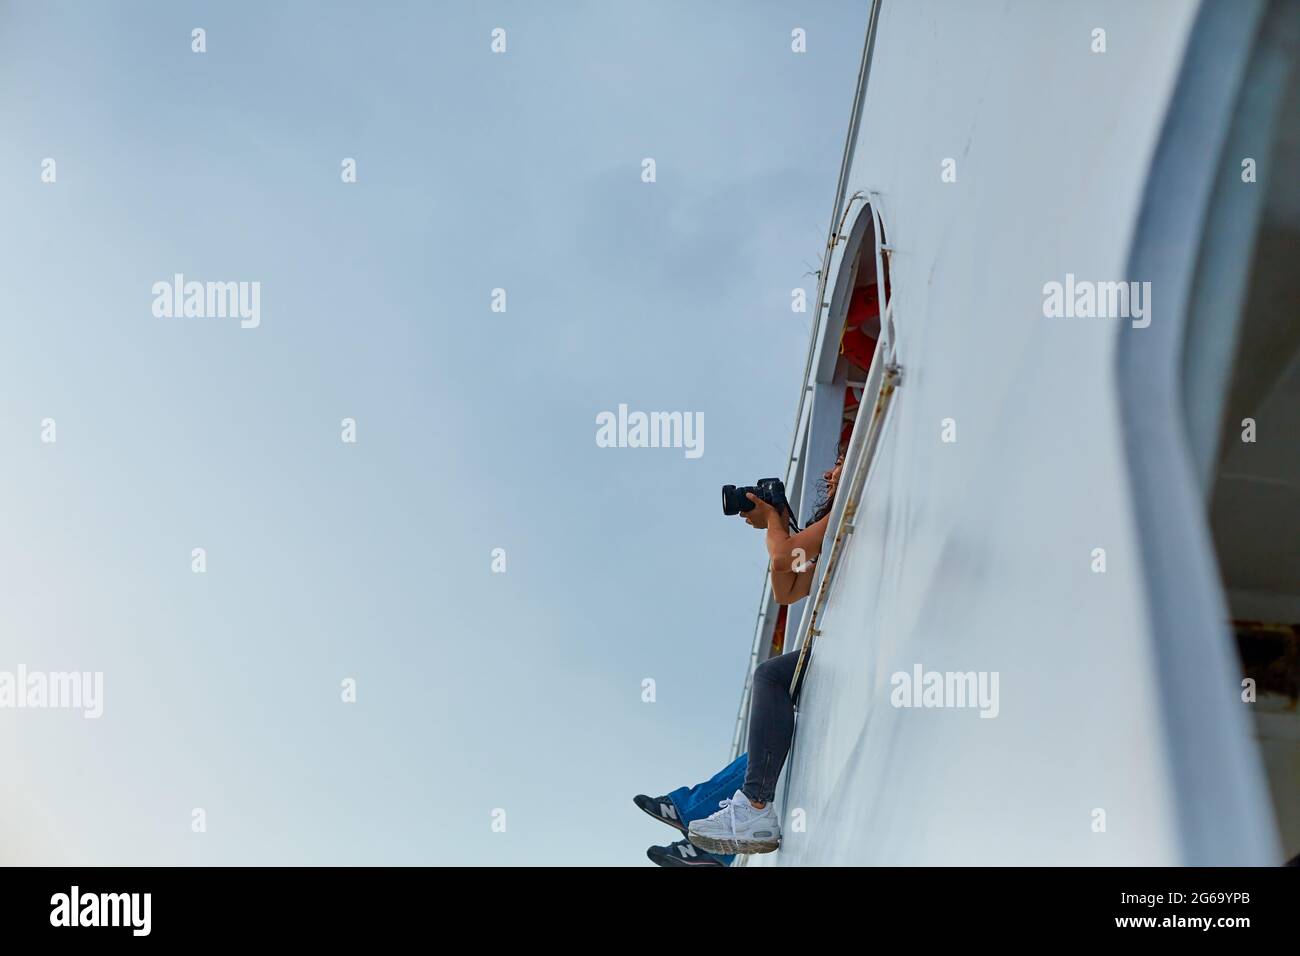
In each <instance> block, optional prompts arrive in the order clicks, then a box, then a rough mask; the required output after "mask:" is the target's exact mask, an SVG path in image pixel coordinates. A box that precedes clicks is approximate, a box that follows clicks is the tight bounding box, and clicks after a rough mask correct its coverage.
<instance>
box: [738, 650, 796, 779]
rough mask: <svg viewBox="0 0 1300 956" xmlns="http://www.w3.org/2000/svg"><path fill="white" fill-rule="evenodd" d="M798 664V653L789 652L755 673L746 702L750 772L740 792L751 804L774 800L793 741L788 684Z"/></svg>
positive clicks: (746, 772)
mask: <svg viewBox="0 0 1300 956" xmlns="http://www.w3.org/2000/svg"><path fill="white" fill-rule="evenodd" d="M798 663H799V652H798V651H791V652H790V653H789V654H782V655H780V656H779V657H772V658H768V659H767V660H765V661H764V662H763V663H761V664H759V665H758V667H757V668H755V669H754V687H753V691H752V692H751V695H750V698H749V768H748V769H747V770H746V771H745V785H744V786H743V787H742V788H741V789H742V790H743V791H744V793H745V796H747V797H749V799H750V801H752V802H757V803H771V802H772V800H773V799H774V798H775V797H776V781H777V779H778V778H779V777H780V776H781V768H782V767H783V766H785V758H786V755H787V754H789V753H790V740H791V738H792V737H794V701H792V700H791V699H790V681H792V680H794V668H795V665H796V664H798Z"/></svg>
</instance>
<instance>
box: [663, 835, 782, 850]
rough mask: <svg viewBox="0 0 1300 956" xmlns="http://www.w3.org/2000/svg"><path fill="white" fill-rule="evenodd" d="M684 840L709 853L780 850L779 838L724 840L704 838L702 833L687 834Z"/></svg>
mask: <svg viewBox="0 0 1300 956" xmlns="http://www.w3.org/2000/svg"><path fill="white" fill-rule="evenodd" d="M686 838H687V839H688V840H690V841H691V844H692V845H693V846H697V847H699V848H700V849H701V850H706V851H708V852H709V853H717V854H728V853H733V854H734V853H774V852H776V851H777V850H779V849H780V848H781V838H780V837H777V838H776V839H775V840H725V839H723V838H721V837H711V836H706V835H705V834H703V833H692V832H688V833H687V834H686Z"/></svg>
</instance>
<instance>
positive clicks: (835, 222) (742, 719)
mask: <svg viewBox="0 0 1300 956" xmlns="http://www.w3.org/2000/svg"><path fill="white" fill-rule="evenodd" d="M880 5H881V0H872V3H871V11H870V14H869V16H868V19H867V33H866V38H865V40H864V42H863V46H862V63H861V65H860V66H859V68H858V84H857V89H856V90H855V91H854V94H853V108H852V110H851V112H850V114H849V131H848V135H847V136H846V137H845V141H844V155H843V158H842V159H841V162H840V175H839V182H838V183H837V184H836V188H835V205H834V208H833V210H832V212H831V225H830V232H829V235H828V236H827V238H826V248H825V250H824V251H823V253H822V264H821V269H820V270H819V271H818V273H817V298H816V302H817V308H816V312H815V313H814V317H813V326H812V332H811V334H810V335H809V338H808V354H807V356H806V358H805V360H804V370H803V379H802V381H803V386H802V387H801V388H800V389H799V401H798V404H797V406H796V408H795V416H794V434H793V436H792V437H791V439H790V452H789V454H788V455H787V456H786V473H785V478H786V481H787V483H789V481H790V480H791V478H792V477H793V475H794V471H795V469H796V467H797V465H798V461H799V456H798V451H799V449H800V447H801V445H802V442H803V440H804V438H805V435H806V430H807V424H808V422H807V417H808V415H807V413H808V412H809V407H808V404H807V399H808V394H809V392H811V391H812V390H813V388H814V385H815V383H814V382H813V381H812V379H813V377H814V369H815V368H816V365H817V363H816V359H817V354H818V342H819V340H820V338H821V331H822V316H823V314H824V313H825V312H827V310H828V309H829V308H830V302H829V301H827V300H826V290H827V288H828V286H829V278H830V273H831V265H832V262H833V260H834V257H835V247H836V246H837V245H838V244H839V242H840V241H841V240H842V239H843V238H844V237H845V232H844V226H845V224H846V222H847V220H848V215H849V211H850V210H851V209H852V207H853V203H854V202H855V201H857V200H858V199H860V198H862V197H861V194H854V195H853V196H852V197H851V198H850V199H849V200H848V202H847V203H846V202H845V199H844V196H845V193H846V192H847V191H848V182H849V173H850V171H851V169H852V166H853V152H854V148H855V146H856V144H857V139H858V127H859V124H860V123H861V120H862V102H863V99H864V97H865V96H866V90H867V77H868V75H869V73H870V71H871V51H872V47H873V46H874V44H875V36H876V23H877V21H878V19H879V16H880ZM878 232H879V223H877V233H878ZM878 239H879V236H878V235H877V240H878ZM876 246H877V250H879V246H880V244H879V241H877V243H876ZM877 255H879V252H877ZM877 269H878V270H879V266H877ZM877 274H879V271H878V272H877ZM881 314H882V316H883V314H884V310H883V308H882V313H881ZM882 334H883V329H882ZM834 344H835V345H836V346H837V347H838V342H837V343H834ZM827 347H829V344H828V346H827ZM873 364H874V363H873ZM864 397H865V396H864ZM845 464H846V465H847V464H848V462H847V461H846V462H845ZM770 589H771V584H770V582H769V580H768V576H767V572H766V571H764V573H763V588H762V592H761V593H760V595H759V603H758V615H757V619H756V621H755V623H754V641H753V645H752V647H751V649H750V654H749V662H748V667H747V669H746V671H745V684H744V688H743V690H742V691H741V695H740V709H739V711H738V712H737V714H736V727H735V730H734V732H733V733H732V738H731V759H733V760H734V759H735V758H736V757H737V756H739V754H740V748H741V747H742V741H743V737H744V731H745V726H746V724H747V722H748V714H749V698H750V693H751V691H752V688H753V679H754V668H755V667H757V666H758V663H759V655H760V654H761V653H762V652H763V640H764V638H765V637H766V635H767V633H768V628H767V624H768V620H767V612H768V607H769V605H770V603H771V602H770ZM805 617H806V615H805ZM790 626H791V622H790V621H789V620H788V619H787V621H786V633H787V635H788V634H789V633H790ZM787 646H788V644H787Z"/></svg>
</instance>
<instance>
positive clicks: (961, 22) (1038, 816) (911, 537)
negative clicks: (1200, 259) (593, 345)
mask: <svg viewBox="0 0 1300 956" xmlns="http://www.w3.org/2000/svg"><path fill="white" fill-rule="evenodd" d="M1195 9H1196V8H1195V4H1194V3H1191V2H1172V0H1170V2H1144V3H1141V4H1132V3H1125V2H1112V3H1097V2H1089V3H1051V4H1045V3H1039V2H1016V3H1005V4H996V5H995V4H991V3H956V2H937V0H936V2H923V0H908V2H906V3H900V2H888V0H887V2H886V3H885V4H884V6H883V10H882V13H881V18H880V25H879V33H878V36H877V39H876V44H875V52H874V61H873V64H872V68H871V74H870V78H869V82H868V89H867V97H866V105H865V110H864V118H863V123H862V128H861V132H860V135H859V141H858V144H857V149H856V154H855V157H854V166H853V170H852V175H851V184H850V190H849V191H850V193H851V192H852V191H853V190H858V189H861V190H868V191H874V192H878V193H879V199H878V200H875V201H876V202H877V203H878V206H879V208H880V210H881V212H882V215H883V217H884V220H885V223H886V226H887V228H888V230H889V238H890V241H891V243H892V244H893V245H894V246H895V248H896V250H897V251H896V252H895V253H894V256H893V263H892V268H893V273H892V281H893V292H894V295H895V297H896V298H895V309H896V313H895V315H896V324H897V330H898V337H899V345H898V359H899V361H900V363H901V364H902V365H903V367H904V370H905V371H904V376H905V378H904V384H903V386H902V388H901V390H900V392H899V393H898V395H897V396H896V399H895V404H894V407H893V410H892V411H891V417H890V420H889V422H888V425H887V428H886V431H885V433H884V435H883V438H882V441H881V445H880V449H879V453H878V458H877V461H876V463H875V465H874V471H873V473H872V477H871V479H870V481H869V483H868V485H867V488H866V490H865V494H864V505H863V507H864V509H865V510H864V512H863V514H862V515H861V516H860V517H859V519H858V522H857V527H858V529H859V530H858V532H857V533H856V534H855V535H854V536H853V537H852V539H851V544H850V546H849V550H848V552H847V554H846V557H845V565H844V566H843V568H842V571H841V573H840V575H839V577H838V579H837V583H836V587H835V591H834V593H833V596H832V600H831V604H830V607H829V608H828V610H827V612H826V614H825V616H824V618H823V621H822V627H823V634H822V636H821V637H820V639H819V642H818V644H817V650H816V655H815V663H814V666H813V668H812V670H811V673H810V675H809V678H808V681H807V684H806V687H805V690H804V697H803V701H802V709H801V714H800V723H799V729H798V736H797V740H796V747H795V751H794V753H793V755H792V757H791V761H790V764H789V766H788V768H787V772H788V775H789V784H790V788H789V792H788V798H787V799H786V800H785V806H784V808H783V809H784V811H785V821H786V822H785V826H786V836H785V844H784V848H783V850H782V851H781V852H780V853H779V854H774V855H773V856H771V857H768V858H766V859H764V860H763V862H773V863H809V862H811V863H879V864H897V863H904V864H933V863H958V864H960V863H995V864H998V863H1084V864H1103V863H1108V864H1126V863H1156V864H1159V863H1173V862H1177V853H1176V843H1175V834H1174V822H1175V821H1174V818H1173V814H1172V812H1170V808H1171V806H1172V798H1173V795H1172V793H1171V790H1170V783H1169V768H1168V766H1167V764H1166V762H1165V759H1164V757H1163V756H1162V752H1163V745H1162V736H1163V733H1164V731H1163V729H1162V728H1161V725H1160V716H1159V711H1158V706H1157V705H1158V695H1157V691H1156V682H1157V680H1158V679H1159V678H1158V675H1157V674H1156V673H1155V670H1154V664H1153V656H1152V653H1151V649H1150V641H1149V635H1148V634H1147V633H1146V631H1147V627H1146V623H1145V618H1144V610H1143V606H1142V599H1141V594H1140V581H1139V577H1138V573H1137V571H1138V569H1137V566H1136V561H1137V549H1136V546H1135V540H1136V538H1135V532H1134V528H1133V522H1132V515H1131V513H1130V510H1129V504H1128V502H1127V485H1126V477H1125V472H1124V469H1123V461H1122V458H1121V437H1120V434H1119V431H1118V428H1117V422H1118V420H1119V416H1121V415H1122V414H1123V409H1122V408H1120V407H1118V405H1117V399H1116V390H1115V388H1114V387H1113V382H1112V378H1113V367H1114V362H1113V357H1114V349H1115V344H1116V337H1117V334H1118V330H1119V323H1118V320H1115V319H1049V318H1044V317H1043V315H1042V306H1043V294H1042V287H1043V285H1044V283H1046V282H1049V281H1052V280H1056V281H1064V279H1065V275H1066V273H1067V272H1071V273H1074V274H1075V275H1076V276H1077V277H1078V278H1080V279H1089V280H1098V281H1110V280H1121V279H1125V278H1129V277H1127V276H1125V275H1124V268H1125V262H1126V258H1127V255H1128V252H1129V239H1130V237H1131V234H1132V230H1133V226H1134V223H1135V219H1136V214H1137V209H1138V204H1139V200H1140V197H1141V194H1142V190H1143V187H1144V182H1145V176H1146V172H1147V168H1148V164H1149V162H1150V158H1151V155H1152V152H1153V149H1154V145H1155V142H1156V140H1157V137H1158V135H1159V131H1160V126H1161V120H1162V118H1163V115H1164V111H1165V106H1166V103H1167V101H1168V99H1169V96H1170V93H1171V90H1172V88H1173V84H1174V81H1175V78H1176V75H1177V70H1178V67H1179V63H1180V58H1181V53H1182V50H1183V46H1184V44H1185V41H1186V38H1187V35H1188V31H1189V29H1190V26H1191V23H1192V19H1193V17H1194V15H1195ZM1094 28H1103V29H1105V31H1106V42H1107V50H1106V52H1105V53H1094V52H1092V51H1091V49H1090V44H1091V39H1092V37H1091V34H1092V30H1093V29H1094ZM945 158H953V159H955V160H956V162H957V181H956V182H955V183H944V182H942V181H941V179H940V169H941V163H942V161H943V160H944V159H945ZM1132 278H1140V277H1132ZM1157 294H1158V291H1157ZM1157 309H1158V302H1157ZM946 418H952V419H954V420H955V422H956V430H957V441H956V443H954V444H945V443H942V442H941V441H940V435H941V422H942V421H943V420H944V419H946ZM1095 548H1104V549H1105V552H1106V572H1105V573H1104V574H1098V573H1094V571H1093V570H1092V563H1093V549H1095ZM915 664H921V665H922V666H923V667H924V668H926V669H927V670H941V671H988V672H993V671H996V672H997V673H998V675H999V687H998V689H999V704H1000V710H999V713H998V716H997V717H996V718H994V719H981V718H980V717H979V714H978V711H976V710H970V709H968V710H937V709H936V710H925V709H920V710H916V709H901V708H895V707H893V706H891V703H890V691H891V684H890V679H891V675H892V674H893V673H894V672H896V671H911V670H912V668H913V666H914V665H915ZM795 808H799V809H802V810H803V811H804V813H805V818H806V832H802V833H801V832H797V831H796V830H795V829H793V828H792V827H791V823H790V821H791V816H790V811H791V810H793V809H795ZM1097 809H1100V810H1103V811H1104V812H1105V825H1106V830H1105V832H1104V833H1098V832H1094V826H1093V824H1094V814H1093V811H1094V810H1097ZM755 862H757V859H756V860H755Z"/></svg>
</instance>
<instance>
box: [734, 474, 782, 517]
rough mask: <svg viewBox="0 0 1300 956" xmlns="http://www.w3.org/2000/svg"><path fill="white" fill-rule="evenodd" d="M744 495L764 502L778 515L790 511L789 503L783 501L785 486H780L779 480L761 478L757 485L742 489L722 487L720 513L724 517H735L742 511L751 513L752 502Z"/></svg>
mask: <svg viewBox="0 0 1300 956" xmlns="http://www.w3.org/2000/svg"><path fill="white" fill-rule="evenodd" d="M746 493H749V494H752V495H753V496H754V497H755V498H761V499H762V500H764V501H766V502H767V503H768V504H769V505H771V506H772V507H773V508H775V509H776V510H777V512H778V513H780V514H784V513H785V512H787V511H789V510H790V503H789V502H788V501H786V500H785V485H784V484H782V482H781V479H780V478H761V479H759V482H758V484H756V485H745V486H744V487H742V488H737V487H736V486H735V485H723V486H722V513H723V514H724V515H736V514H740V513H741V512H742V511H753V510H754V502H752V501H750V500H749V499H748V498H746V497H745V495H746Z"/></svg>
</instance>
